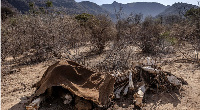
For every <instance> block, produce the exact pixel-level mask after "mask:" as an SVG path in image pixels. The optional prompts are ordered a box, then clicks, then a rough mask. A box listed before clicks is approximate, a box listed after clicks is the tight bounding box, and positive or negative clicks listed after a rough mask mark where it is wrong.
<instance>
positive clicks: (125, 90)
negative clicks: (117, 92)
mask: <svg viewBox="0 0 200 110" xmlns="http://www.w3.org/2000/svg"><path fill="white" fill-rule="evenodd" d="M128 88H129V85H127V86H126V87H125V89H124V94H123V95H127V93H128Z"/></svg>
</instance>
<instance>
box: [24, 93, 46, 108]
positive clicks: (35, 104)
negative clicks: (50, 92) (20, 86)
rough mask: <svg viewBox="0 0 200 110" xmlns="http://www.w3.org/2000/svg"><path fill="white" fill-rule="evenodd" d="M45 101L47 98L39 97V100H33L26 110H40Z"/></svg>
mask: <svg viewBox="0 0 200 110" xmlns="http://www.w3.org/2000/svg"><path fill="white" fill-rule="evenodd" d="M44 99H45V96H39V97H38V98H37V99H35V100H33V101H32V102H31V103H30V104H29V105H28V106H26V110H38V109H39V107H40V103H41V102H42V101H43V100H44Z"/></svg>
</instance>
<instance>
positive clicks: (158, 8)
mask: <svg viewBox="0 0 200 110" xmlns="http://www.w3.org/2000/svg"><path fill="white" fill-rule="evenodd" d="M101 7H102V8H104V9H106V10H108V11H109V12H110V13H112V14H114V13H116V12H118V11H119V10H120V8H121V9H122V12H123V14H124V15H125V16H126V15H130V14H131V13H133V14H135V13H141V14H143V15H144V16H148V15H151V16H156V15H158V14H159V13H161V12H163V11H164V10H165V9H166V8H168V7H170V6H165V5H162V4H160V3H156V2H135V3H127V4H122V3H118V2H116V1H114V2H113V3H112V4H103V5H102V6H101Z"/></svg>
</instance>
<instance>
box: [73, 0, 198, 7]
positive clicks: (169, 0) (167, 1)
mask: <svg viewBox="0 0 200 110" xmlns="http://www.w3.org/2000/svg"><path fill="white" fill-rule="evenodd" d="M75 1H77V2H80V1H91V2H94V3H96V4H98V5H102V4H111V3H113V1H117V2H119V3H123V4H126V3H132V2H158V3H161V4H163V5H172V4H174V3H175V2H183V3H188V4H193V5H198V2H197V1H200V0H75ZM198 6H199V5H198Z"/></svg>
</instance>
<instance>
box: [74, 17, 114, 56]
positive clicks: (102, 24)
mask: <svg viewBox="0 0 200 110" xmlns="http://www.w3.org/2000/svg"><path fill="white" fill-rule="evenodd" d="M76 19H78V20H79V22H80V24H81V25H82V28H83V30H84V31H86V33H88V34H89V36H90V41H91V42H92V43H93V44H96V47H97V48H96V51H97V54H101V53H102V52H103V50H104V48H105V43H106V42H107V41H109V40H111V39H114V38H115V34H116V30H115V28H114V24H113V23H112V21H111V19H110V18H108V16H106V15H97V16H93V15H89V14H85V13H83V14H81V15H78V16H76Z"/></svg>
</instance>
